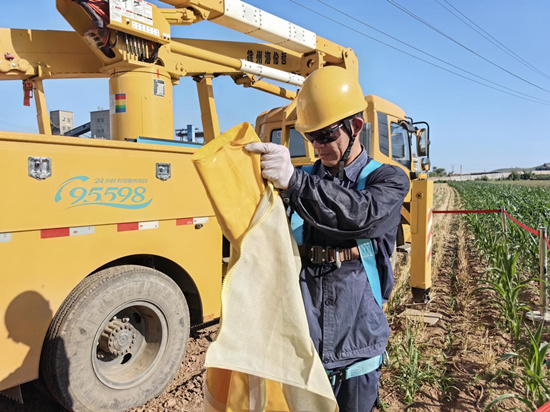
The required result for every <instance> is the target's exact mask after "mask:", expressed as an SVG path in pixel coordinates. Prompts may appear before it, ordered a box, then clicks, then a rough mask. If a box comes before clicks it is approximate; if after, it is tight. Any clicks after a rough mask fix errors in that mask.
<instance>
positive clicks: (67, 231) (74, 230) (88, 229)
mask: <svg viewBox="0 0 550 412" xmlns="http://www.w3.org/2000/svg"><path fill="white" fill-rule="evenodd" d="M94 231H95V229H94V226H78V227H59V228H55V229H42V230H41V231H40V238H41V239H51V238H55V237H66V236H79V235H91V234H93V233H94Z"/></svg>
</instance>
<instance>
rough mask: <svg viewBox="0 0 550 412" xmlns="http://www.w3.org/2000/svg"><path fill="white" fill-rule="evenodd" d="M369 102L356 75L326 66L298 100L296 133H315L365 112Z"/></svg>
mask: <svg viewBox="0 0 550 412" xmlns="http://www.w3.org/2000/svg"><path fill="white" fill-rule="evenodd" d="M366 107H367V101H366V100H365V96H364V95H363V91H362V90H361V86H360V85H359V81H358V80H357V77H356V76H355V74H354V73H352V72H351V71H349V70H346V69H344V68H342V67H338V66H326V67H321V68H320V69H318V70H316V71H314V72H313V73H312V74H310V75H309V76H308V77H307V78H306V80H305V82H304V84H303V85H302V89H301V90H300V91H299V93H298V96H297V97H296V116H297V121H296V125H295V127H296V129H297V130H298V131H300V132H303V133H306V132H312V131H315V130H319V129H322V128H324V127H327V126H330V125H331V124H333V123H336V122H338V121H339V120H342V119H345V118H346V117H349V116H352V115H354V114H356V113H359V112H362V111H363V110H365V108H366Z"/></svg>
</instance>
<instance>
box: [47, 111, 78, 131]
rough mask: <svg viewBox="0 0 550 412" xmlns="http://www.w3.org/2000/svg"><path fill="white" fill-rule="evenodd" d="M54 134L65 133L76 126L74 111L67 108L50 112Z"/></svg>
mask: <svg viewBox="0 0 550 412" xmlns="http://www.w3.org/2000/svg"><path fill="white" fill-rule="evenodd" d="M50 123H51V126H52V134H55V135H63V134H65V132H68V131H69V130H72V129H73V128H74V113H73V112H68V111H66V110H53V111H51V112H50Z"/></svg>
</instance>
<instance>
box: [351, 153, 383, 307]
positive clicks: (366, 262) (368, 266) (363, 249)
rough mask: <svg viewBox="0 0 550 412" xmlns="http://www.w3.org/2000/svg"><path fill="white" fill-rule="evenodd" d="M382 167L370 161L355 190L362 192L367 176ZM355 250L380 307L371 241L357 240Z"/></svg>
mask: <svg viewBox="0 0 550 412" xmlns="http://www.w3.org/2000/svg"><path fill="white" fill-rule="evenodd" d="M380 166H382V163H380V162H377V161H376V160H371V161H370V162H369V163H368V164H367V165H366V166H365V167H364V168H363V170H362V171H361V174H360V175H359V181H358V182H357V190H363V189H364V188H365V184H366V182H367V176H368V175H369V174H370V173H371V172H373V171H375V170H376V169H378V168H379V167H380ZM356 242H357V248H358V249H359V254H360V255H361V263H363V267H364V268H365V272H367V278H368V279H369V283H370V289H371V290H372V295H373V296H374V299H375V300H376V303H378V305H379V306H380V307H382V286H381V285H380V275H379V274H378V267H377V266H376V256H375V255H374V248H373V247H372V241H371V240H370V239H357V240H356Z"/></svg>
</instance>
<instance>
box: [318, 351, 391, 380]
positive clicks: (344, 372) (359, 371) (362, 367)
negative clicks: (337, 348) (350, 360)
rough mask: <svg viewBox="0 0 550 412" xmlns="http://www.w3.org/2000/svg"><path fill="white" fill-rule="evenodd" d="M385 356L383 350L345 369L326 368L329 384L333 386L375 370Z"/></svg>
mask: <svg viewBox="0 0 550 412" xmlns="http://www.w3.org/2000/svg"><path fill="white" fill-rule="evenodd" d="M386 357H387V354H386V352H384V353H383V354H381V355H378V356H375V357H373V358H369V359H365V360H362V361H359V362H357V363H354V364H353V365H350V366H348V367H347V368H345V369H341V370H338V371H332V370H329V369H327V375H328V379H329V381H330V384H331V385H332V386H335V385H336V384H338V383H340V382H342V381H345V380H348V379H351V378H356V377H357V376H362V375H366V374H367V373H371V372H372V371H375V370H376V369H378V368H379V367H380V365H382V364H383V363H384V360H385V358H386Z"/></svg>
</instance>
